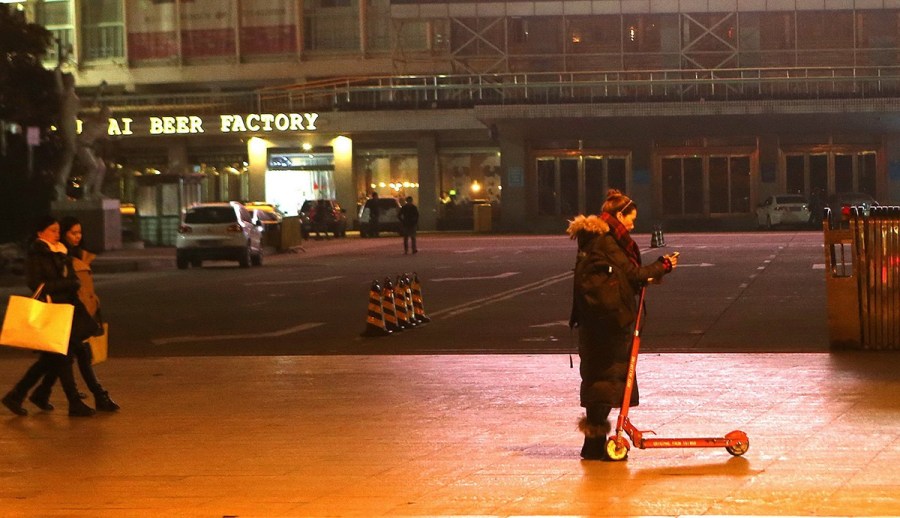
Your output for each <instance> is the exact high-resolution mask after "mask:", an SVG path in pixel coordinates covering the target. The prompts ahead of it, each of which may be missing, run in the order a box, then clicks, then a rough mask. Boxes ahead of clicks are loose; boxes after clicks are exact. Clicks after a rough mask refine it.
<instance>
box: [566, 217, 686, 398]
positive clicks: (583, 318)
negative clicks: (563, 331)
mask: <svg viewBox="0 0 900 518" xmlns="http://www.w3.org/2000/svg"><path fill="white" fill-rule="evenodd" d="M567 232H568V234H569V236H570V237H572V239H576V240H577V242H578V258H577V260H576V264H575V286H574V293H573V303H572V316H571V319H570V321H569V325H570V326H572V327H577V328H578V354H579V356H580V357H581V367H580V370H581V406H583V407H585V408H591V407H598V406H606V407H611V408H618V407H620V406H621V405H622V397H623V395H624V393H625V377H626V374H627V371H628V360H629V355H630V353H631V351H630V345H631V335H632V330H633V329H632V326H633V323H634V320H635V318H636V317H637V304H638V302H637V298H636V296H637V294H638V291H639V290H640V287H641V285H642V284H643V283H645V282H646V281H647V279H650V278H654V279H656V278H660V277H662V276H663V275H664V274H665V273H667V271H668V270H670V268H669V267H667V264H666V261H664V260H663V259H662V258H660V260H658V261H655V262H653V263H652V264H649V265H647V266H641V265H640V257H638V258H637V260H638V264H634V263H633V262H632V261H630V260H629V258H628V255H627V254H626V253H625V251H624V250H623V249H622V247H621V246H620V245H619V243H618V242H617V241H616V239H615V238H614V237H613V235H612V234H611V233H610V228H609V225H607V223H606V222H605V221H603V220H602V219H601V218H600V217H598V216H587V217H585V216H578V217H577V218H575V220H574V221H572V223H571V224H570V225H569V228H568V230H567ZM638 402H639V397H638V391H637V382H635V386H634V390H633V392H632V395H631V403H630V404H631V405H632V406H635V405H637V404H638Z"/></svg>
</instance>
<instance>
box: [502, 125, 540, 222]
mask: <svg viewBox="0 0 900 518" xmlns="http://www.w3.org/2000/svg"><path fill="white" fill-rule="evenodd" d="M497 136H498V137H499V140H500V185H501V187H503V191H502V193H503V194H501V197H500V221H499V222H495V223H494V229H495V230H503V231H519V232H521V231H528V230H530V228H531V227H532V225H531V224H530V221H529V219H533V217H532V218H529V214H528V202H527V200H528V196H529V191H530V190H534V187H533V186H535V185H537V179H536V178H535V177H534V175H535V174H536V173H535V172H534V170H533V168H529V167H528V164H527V163H526V159H527V150H526V147H525V140H524V138H523V137H522V135H521V134H520V133H519V132H518V131H517V130H516V129H515V128H512V127H509V126H506V127H503V128H498V135H497ZM526 186H532V188H531V189H529V188H528V187H526ZM532 216H533V215H532ZM497 223H499V225H498V224H497Z"/></svg>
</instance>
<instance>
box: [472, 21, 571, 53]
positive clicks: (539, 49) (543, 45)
mask: <svg viewBox="0 0 900 518" xmlns="http://www.w3.org/2000/svg"><path fill="white" fill-rule="evenodd" d="M491 21H492V20H481V22H482V23H488V22H491ZM494 27H495V28H496V29H497V32H496V38H493V37H492V36H493V34H492V33H491V32H489V33H488V34H486V36H487V37H488V39H489V40H490V41H492V43H493V44H495V45H498V46H497V48H503V46H502V45H503V43H502V42H503V39H502V38H503V32H502V28H503V25H502V24H495V25H494ZM510 27H511V28H510V38H509V52H510V54H561V53H562V50H563V32H562V30H563V19H562V17H561V16H532V17H528V18H512V19H511V20H510ZM482 32H484V31H482ZM468 38H471V35H470V36H468V37H467V39H468ZM485 50H491V49H485ZM493 52H496V50H493V51H492V53H493Z"/></svg>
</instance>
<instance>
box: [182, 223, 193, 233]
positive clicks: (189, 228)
mask: <svg viewBox="0 0 900 518" xmlns="http://www.w3.org/2000/svg"><path fill="white" fill-rule="evenodd" d="M193 231H194V229H192V228H191V227H189V226H187V225H180V226H179V227H178V233H179V234H190V233H191V232H193Z"/></svg>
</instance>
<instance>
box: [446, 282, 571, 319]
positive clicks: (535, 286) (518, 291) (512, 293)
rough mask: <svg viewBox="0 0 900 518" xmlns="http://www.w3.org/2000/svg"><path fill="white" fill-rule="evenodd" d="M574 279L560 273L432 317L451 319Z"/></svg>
mask: <svg viewBox="0 0 900 518" xmlns="http://www.w3.org/2000/svg"><path fill="white" fill-rule="evenodd" d="M571 279H572V272H571V270H570V271H567V272H565V273H560V274H558V275H554V276H553V277H549V278H547V279H544V280H542V281H537V282H533V283H531V284H526V285H524V286H519V287H518V288H513V289H511V290H507V291H502V292H500V293H496V294H494V295H490V296H487V297H482V298H480V299H475V300H472V301H469V302H465V303H463V304H459V305H458V306H453V307H451V308H446V309H442V310H439V311H435V312H433V313H431V317H432V318H435V317H440V318H449V317H454V316H456V315H461V314H463V313H467V312H469V311H474V310H476V309H479V308H482V307H484V306H487V305H488V304H491V303H493V302H500V301H501V300H507V299H511V298H513V297H518V296H519V295H524V294H525V293H529V292H532V291H535V290H539V289H542V288H545V287H547V286H550V285H551V284H556V283H557V282H559V281H566V280H571Z"/></svg>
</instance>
